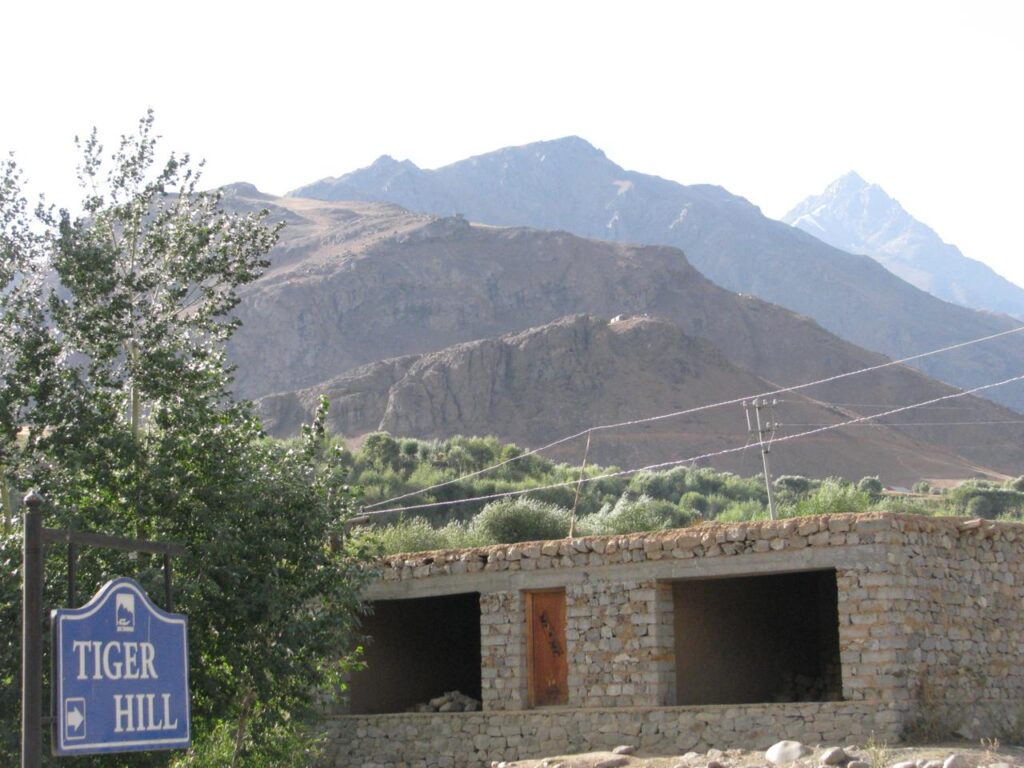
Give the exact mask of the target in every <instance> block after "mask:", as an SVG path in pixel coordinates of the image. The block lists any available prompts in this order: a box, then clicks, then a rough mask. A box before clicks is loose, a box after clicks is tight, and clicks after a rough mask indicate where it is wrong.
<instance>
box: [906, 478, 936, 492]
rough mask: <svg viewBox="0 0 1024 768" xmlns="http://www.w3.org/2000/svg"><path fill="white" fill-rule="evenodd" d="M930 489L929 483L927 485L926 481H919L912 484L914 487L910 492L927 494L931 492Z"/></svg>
mask: <svg viewBox="0 0 1024 768" xmlns="http://www.w3.org/2000/svg"><path fill="white" fill-rule="evenodd" d="M931 489H932V485H931V483H929V482H928V481H927V480H921V481H919V482H916V483H914V486H913V487H912V488H911V489H910V490H912V491H913V492H914V493H928V492H929V491H931Z"/></svg>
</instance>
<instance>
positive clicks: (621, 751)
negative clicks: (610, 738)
mask: <svg viewBox="0 0 1024 768" xmlns="http://www.w3.org/2000/svg"><path fill="white" fill-rule="evenodd" d="M634 752H636V747H632V746H630V745H629V744H622V745H620V746H618V747H616V748H615V749H613V750H612V753H613V754H616V755H632V754H633V753H634Z"/></svg>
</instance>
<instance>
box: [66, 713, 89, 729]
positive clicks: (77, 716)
mask: <svg viewBox="0 0 1024 768" xmlns="http://www.w3.org/2000/svg"><path fill="white" fill-rule="evenodd" d="M84 722H85V715H83V714H82V713H81V712H79V711H78V708H77V707H72V708H71V709H69V710H68V725H70V726H71V729H72V730H74V731H77V730H78V729H79V727H80V726H81V725H82V723H84Z"/></svg>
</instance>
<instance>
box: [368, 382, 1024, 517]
mask: <svg viewBox="0 0 1024 768" xmlns="http://www.w3.org/2000/svg"><path fill="white" fill-rule="evenodd" d="M1017 381H1024V373H1022V374H1020V375H1018V376H1014V377H1012V378H1009V379H1003V380H1002V381H997V382H995V383H993V384H982V385H981V386H978V387H972V388H971V389H964V390H960V391H958V392H951V393H950V394H948V395H942V396H941V397H935V398H932V399H931V400H924V401H922V402H920V403H912V404H911V405H903V406H900V407H898V408H893V409H892V410H889V411H885V412H883V413H874V414H869V415H867V416H859V417H857V418H856V419H850V420H849V421H843V422H839V423H838V424H827V425H824V426H821V427H818V428H816V429H810V430H807V431H805V432H796V433H794V434H792V435H783V436H782V437H774V438H772V440H771V442H772V443H773V444H774V443H785V442H789V441H791V440H797V439H800V438H804V437H810V436H812V435H818V434H821V433H823V432H829V431H831V430H833V429H840V428H842V427H848V426H851V425H854V424H861V423H863V422H866V421H871V420H873V419H879V418H882V417H883V416H891V415H893V414H896V413H903V412H905V411H911V410H914V409H915V408H923V407H925V406H928V405H931V404H933V403H941V402H944V401H946V400H953V399H955V398H958V397H964V396H965V395H971V394H974V393H975V392H982V391H984V390H986V389H994V388H995V387H1001V386H1004V385H1006V384H1012V383H1014V382H1017ZM767 442H768V441H766V440H761V441H760V442H758V443H753V445H759V446H763V445H765V444H766V443H767ZM749 445H750V443H748V445H745V446H737V447H733V448H725V449H723V450H720V451H712V452H710V453H704V454H701V455H699V456H691V457H690V458H687V459H674V460H672V461H664V462H660V463H658V464H648V465H647V466H645V467H638V468H635V469H623V470H619V471H618V472H608V473H606V474H603V475H595V476H593V477H587V478H582V479H579V480H566V481H564V482H561V483H550V484H548V485H540V486H536V487H534V488H523V489H520V490H516V491H503V492H502V493H490V494H486V495H483V496H472V497H469V498H465V499H453V500H451V501H432V502H425V503H423V504H410V505H408V506H403V507H390V508H388V509H378V510H374V511H364V512H363V513H362V514H364V515H384V514H390V513H394V512H413V511H416V510H420V509H434V508H437V507H450V506H456V505H459V504H469V503H471V502H476V501H494V500H497V499H507V498H511V497H514V496H523V495H525V494H527V493H536V492H537V491H549V490H553V489H555V488H566V487H569V486H573V485H576V486H578V485H582V484H583V483H592V482H596V481H597V480H607V479H609V478H612V477H624V476H626V475H633V474H636V473H637V472H649V471H652V470H655V469H667V468H668V467H677V466H679V465H681V464H688V463H690V462H696V461H702V460H705V459H713V458H717V457H719V456H725V455H727V454H730V453H738V452H740V451H743V450H746V448H748V447H749ZM420 493H422V491H420Z"/></svg>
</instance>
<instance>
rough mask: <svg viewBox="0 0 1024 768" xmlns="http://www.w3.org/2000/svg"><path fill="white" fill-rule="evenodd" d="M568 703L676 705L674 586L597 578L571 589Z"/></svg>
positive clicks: (568, 644)
mask: <svg viewBox="0 0 1024 768" xmlns="http://www.w3.org/2000/svg"><path fill="white" fill-rule="evenodd" d="M566 603H567V622H566V644H567V646H568V649H569V659H570V663H569V703H570V704H571V705H572V706H577V707H612V706H615V707H635V706H659V705H666V704H673V703H674V696H673V688H674V686H675V665H674V664H673V660H674V658H675V649H674V644H673V636H672V588H671V585H669V584H665V583H659V582H656V581H653V580H646V581H614V582H612V581H605V580H596V579H595V580H593V581H588V582H584V583H580V584H573V585H571V586H570V587H569V588H568V589H567V593H566Z"/></svg>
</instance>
